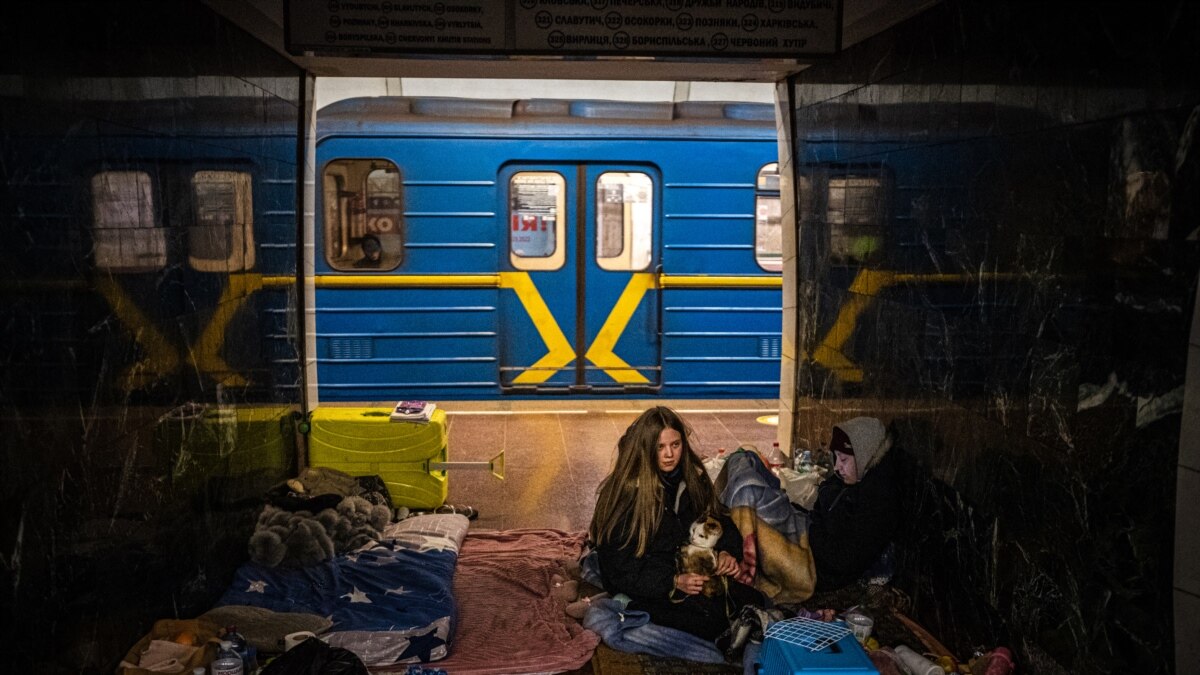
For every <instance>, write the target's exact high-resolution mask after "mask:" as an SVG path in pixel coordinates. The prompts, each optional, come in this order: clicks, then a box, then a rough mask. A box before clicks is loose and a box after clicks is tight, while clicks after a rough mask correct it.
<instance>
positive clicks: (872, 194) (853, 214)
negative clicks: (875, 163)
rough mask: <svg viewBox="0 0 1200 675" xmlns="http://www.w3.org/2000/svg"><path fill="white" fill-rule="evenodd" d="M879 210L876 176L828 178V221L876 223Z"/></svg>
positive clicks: (850, 223) (845, 223)
mask: <svg viewBox="0 0 1200 675" xmlns="http://www.w3.org/2000/svg"><path fill="white" fill-rule="evenodd" d="M879 211H880V209H879V179H878V178H831V179H829V213H828V216H827V219H828V221H829V222H830V223H832V224H839V225H878V224H879Z"/></svg>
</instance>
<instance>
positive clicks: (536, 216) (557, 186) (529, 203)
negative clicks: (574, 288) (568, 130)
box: [508, 171, 567, 270]
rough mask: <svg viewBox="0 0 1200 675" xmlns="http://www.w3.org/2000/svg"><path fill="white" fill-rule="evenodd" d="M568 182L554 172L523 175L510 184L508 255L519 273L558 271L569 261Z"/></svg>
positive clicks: (520, 174)
mask: <svg viewBox="0 0 1200 675" xmlns="http://www.w3.org/2000/svg"><path fill="white" fill-rule="evenodd" d="M566 198H567V182H566V180H565V179H563V177H562V176H561V175H560V174H557V173H554V172H553V171H521V172H518V173H515V174H513V177H512V178H511V179H510V180H509V182H508V222H509V223H510V225H511V226H510V227H509V229H508V252H509V260H510V261H511V262H512V265H513V267H515V268H516V269H519V270H556V269H559V268H560V267H562V266H563V263H564V262H565V261H566V251H564V250H563V248H562V247H561V246H559V245H558V242H559V241H561V240H562V238H563V228H564V227H565V224H564V223H563V219H562V217H561V216H562V215H563V213H565V210H566Z"/></svg>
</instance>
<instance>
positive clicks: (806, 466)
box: [796, 450, 814, 473]
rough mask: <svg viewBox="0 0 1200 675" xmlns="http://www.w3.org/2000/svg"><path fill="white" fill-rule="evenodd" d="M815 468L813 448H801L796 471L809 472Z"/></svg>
mask: <svg viewBox="0 0 1200 675" xmlns="http://www.w3.org/2000/svg"><path fill="white" fill-rule="evenodd" d="M813 468H814V466H813V461H812V450H801V451H800V452H799V454H798V457H797V461H796V471H798V472H800V473H808V472H809V471H812V470H813Z"/></svg>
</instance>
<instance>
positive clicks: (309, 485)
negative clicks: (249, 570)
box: [250, 468, 392, 568]
mask: <svg viewBox="0 0 1200 675" xmlns="http://www.w3.org/2000/svg"><path fill="white" fill-rule="evenodd" d="M266 497H267V502H268V503H267V505H266V506H265V507H263V511H262V513H261V514H259V517H258V523H257V524H256V525H255V528H254V534H253V535H251V537H250V560H252V561H254V562H255V563H257V564H259V565H262V566H263V567H291V568H301V567H309V566H311V565H316V564H318V563H320V562H323V561H325V560H329V559H330V558H332V557H333V556H335V555H338V554H341V553H347V552H349V551H353V550H355V549H358V548H362V547H363V546H366V545H367V544H369V543H371V542H372V541H377V540H378V539H379V538H380V536H381V535H382V533H383V529H384V527H386V526H387V524H388V523H389V522H390V521H391V520H392V509H391V507H390V506H389V505H388V504H389V501H390V500H389V498H388V495H387V488H386V487H385V486H384V484H383V481H382V480H381V479H380V478H379V477H378V476H363V477H358V478H355V477H354V476H350V475H348V474H345V473H342V472H340V471H337V470H335V469H327V468H310V469H305V470H304V472H303V473H301V475H300V476H299V477H298V478H295V479H292V480H289V481H287V482H286V483H284V484H281V485H279V486H276V487H275V488H273V489H272V490H270V491H269V492H268V493H267V495H266Z"/></svg>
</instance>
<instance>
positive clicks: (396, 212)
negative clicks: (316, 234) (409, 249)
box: [322, 159, 404, 271]
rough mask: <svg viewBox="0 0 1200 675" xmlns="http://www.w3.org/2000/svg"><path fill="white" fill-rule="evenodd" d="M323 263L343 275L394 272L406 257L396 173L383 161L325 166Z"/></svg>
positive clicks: (375, 160) (402, 216)
mask: <svg viewBox="0 0 1200 675" xmlns="http://www.w3.org/2000/svg"><path fill="white" fill-rule="evenodd" d="M322 187H323V190H322V192H323V199H324V210H325V259H326V260H327V261H328V262H329V265H330V267H333V268H334V269H337V270H346V271H371V270H391V269H395V268H396V267H397V266H399V265H400V263H401V262H402V260H403V257H404V200H403V194H402V192H401V181H400V169H399V168H397V167H396V165H395V164H393V163H391V162H389V161H387V160H381V159H339V160H335V161H332V162H330V163H329V164H327V165H326V166H325V172H324V174H323V178H322Z"/></svg>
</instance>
